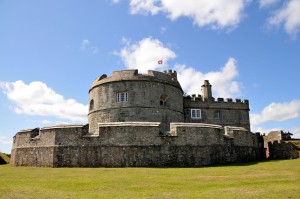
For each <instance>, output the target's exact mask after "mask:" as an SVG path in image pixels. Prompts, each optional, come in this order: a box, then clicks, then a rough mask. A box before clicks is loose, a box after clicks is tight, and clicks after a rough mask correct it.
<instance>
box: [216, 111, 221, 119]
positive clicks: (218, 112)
mask: <svg viewBox="0 0 300 199" xmlns="http://www.w3.org/2000/svg"><path fill="white" fill-rule="evenodd" d="M220 118H221V112H220V111H215V112H214V119H220Z"/></svg>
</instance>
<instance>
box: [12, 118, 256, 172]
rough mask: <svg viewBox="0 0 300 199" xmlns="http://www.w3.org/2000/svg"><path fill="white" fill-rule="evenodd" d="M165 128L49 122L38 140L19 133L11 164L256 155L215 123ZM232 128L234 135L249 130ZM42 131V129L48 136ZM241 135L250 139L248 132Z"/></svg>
mask: <svg viewBox="0 0 300 199" xmlns="http://www.w3.org/2000/svg"><path fill="white" fill-rule="evenodd" d="M171 129H172V130H171V133H170V136H161V135H160V125H159V123H157V122H149V123H143V122H124V123H122V122H118V123H109V124H106V123H102V124H99V134H97V135H95V134H88V133H87V131H88V130H87V128H86V127H83V126H72V127H68V126H65V127H52V128H46V129H41V131H40V134H39V135H38V136H39V139H40V140H39V141H38V142H39V144H36V141H34V140H33V139H32V138H30V136H28V135H29V134H30V133H31V132H30V131H27V132H19V133H17V135H16V137H15V140H16V142H14V146H13V150H12V157H13V158H12V164H13V165H14V166H23V165H26V166H50V167H129V166H132V167H134V166H141V167H143V166H145V167H147V166H150V167H164V166H168V167H176V166H180V167H181V166H184V167H188V166H205V165H212V164H224V163H230V162H242V161H250V160H257V159H258V158H259V152H258V151H259V150H258V147H257V146H255V145H248V146H245V145H244V144H240V145H234V139H235V138H232V137H230V136H227V135H225V134H224V129H223V128H222V127H221V126H218V125H207V124H184V123H172V124H171ZM234 132H235V133H234V135H236V136H243V134H247V133H249V132H246V131H239V130H234ZM25 134H26V135H27V136H25ZM42 134H44V135H46V134H48V137H45V136H42ZM245 137H246V138H245V139H249V140H248V141H249V142H250V143H253V140H252V139H253V137H251V136H245ZM247 137H248V138H247ZM49 138H51V139H49ZM17 140H19V142H17ZM21 140H22V141H21ZM46 140H47V141H46ZM238 143H243V142H236V144H238Z"/></svg>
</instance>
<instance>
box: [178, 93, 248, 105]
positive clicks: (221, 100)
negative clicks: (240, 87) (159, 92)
mask: <svg viewBox="0 0 300 199" xmlns="http://www.w3.org/2000/svg"><path fill="white" fill-rule="evenodd" d="M183 99H184V100H185V101H200V102H208V100H206V99H204V98H203V97H202V95H200V94H197V95H196V94H192V95H187V96H184V97H183ZM209 102H211V103H239V104H247V105H249V100H248V99H244V100H241V99H239V98H236V99H234V100H233V99H232V98H225V99H224V98H221V97H218V98H217V99H215V98H212V100H210V101H209Z"/></svg>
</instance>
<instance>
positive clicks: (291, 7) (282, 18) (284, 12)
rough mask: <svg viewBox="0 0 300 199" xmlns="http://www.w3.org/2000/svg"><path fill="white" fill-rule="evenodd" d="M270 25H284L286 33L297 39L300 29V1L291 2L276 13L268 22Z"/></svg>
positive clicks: (292, 0) (291, 0) (293, 0)
mask: <svg viewBox="0 0 300 199" xmlns="http://www.w3.org/2000/svg"><path fill="white" fill-rule="evenodd" d="M268 22H269V24H270V25H275V26H278V25H281V24H283V26H284V29H285V31H286V32H287V33H288V34H289V35H291V36H292V37H295V36H296V35H297V33H298V32H299V29H300V0H290V1H288V2H287V3H285V4H284V6H283V7H282V8H280V9H279V10H277V11H276V12H274V14H273V15H272V16H271V17H270V18H269V20H268Z"/></svg>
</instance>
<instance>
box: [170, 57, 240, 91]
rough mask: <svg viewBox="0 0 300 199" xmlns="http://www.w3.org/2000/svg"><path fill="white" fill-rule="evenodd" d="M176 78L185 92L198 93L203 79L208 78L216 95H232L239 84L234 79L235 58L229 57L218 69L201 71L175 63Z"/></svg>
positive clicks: (235, 71)
mask: <svg viewBox="0 0 300 199" xmlns="http://www.w3.org/2000/svg"><path fill="white" fill-rule="evenodd" d="M175 70H177V74H178V80H179V82H180V84H181V86H182V88H183V90H185V92H187V93H189V94H200V93H201V85H202V83H203V81H204V80H209V81H210V83H211V84H212V90H213V92H214V94H215V95H216V97H232V96H235V95H237V94H239V92H240V90H241V85H240V83H238V82H237V81H235V80H234V79H235V78H236V77H237V76H238V71H237V68H236V60H235V59H233V58H229V59H228V61H227V63H226V64H225V65H224V66H223V67H222V68H221V69H220V70H219V71H213V72H209V73H202V72H200V71H197V70H196V69H195V68H193V67H188V66H186V65H176V66H175Z"/></svg>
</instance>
